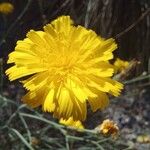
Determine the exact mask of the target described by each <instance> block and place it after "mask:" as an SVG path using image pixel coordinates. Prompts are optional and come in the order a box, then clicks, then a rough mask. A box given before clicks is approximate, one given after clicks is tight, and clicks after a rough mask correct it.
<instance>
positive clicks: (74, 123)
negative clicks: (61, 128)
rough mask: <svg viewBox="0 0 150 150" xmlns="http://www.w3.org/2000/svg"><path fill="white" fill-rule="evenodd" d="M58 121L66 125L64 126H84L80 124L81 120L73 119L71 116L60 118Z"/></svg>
mask: <svg viewBox="0 0 150 150" xmlns="http://www.w3.org/2000/svg"><path fill="white" fill-rule="evenodd" d="M59 123H61V124H63V125H66V126H71V127H74V128H77V129H84V126H83V125H82V123H81V121H79V120H78V121H74V120H73V118H72V117H70V118H69V119H67V120H65V119H62V118H61V119H60V121H59Z"/></svg>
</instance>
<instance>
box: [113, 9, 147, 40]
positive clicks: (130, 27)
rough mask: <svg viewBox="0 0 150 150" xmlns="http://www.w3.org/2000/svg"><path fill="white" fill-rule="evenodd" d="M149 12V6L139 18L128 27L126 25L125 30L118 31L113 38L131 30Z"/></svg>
mask: <svg viewBox="0 0 150 150" xmlns="http://www.w3.org/2000/svg"><path fill="white" fill-rule="evenodd" d="M149 13H150V8H148V9H147V10H146V11H145V12H144V13H143V14H142V15H141V16H140V17H139V18H138V20H136V21H135V22H134V23H133V24H131V25H130V26H129V27H127V28H126V29H125V30H123V31H122V32H120V33H118V34H117V35H115V36H114V38H115V39H118V38H120V37H121V36H123V35H124V34H126V33H127V32H129V31H130V30H132V29H133V28H134V27H135V26H136V25H137V24H139V23H140V22H141V21H142V20H143V19H144V18H145V17H146V16H147V15H148V14H149Z"/></svg>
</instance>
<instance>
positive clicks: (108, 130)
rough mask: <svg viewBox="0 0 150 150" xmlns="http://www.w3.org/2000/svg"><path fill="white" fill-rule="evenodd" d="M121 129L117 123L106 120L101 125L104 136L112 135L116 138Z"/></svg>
mask: <svg viewBox="0 0 150 150" xmlns="http://www.w3.org/2000/svg"><path fill="white" fill-rule="evenodd" d="M118 131H119V128H118V126H117V124H116V123H114V122H113V121H111V120H109V119H106V120H104V121H103V123H102V124H101V125H100V132H101V133H103V134H104V135H112V136H116V135H117V134H118Z"/></svg>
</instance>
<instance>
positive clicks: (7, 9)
mask: <svg viewBox="0 0 150 150" xmlns="http://www.w3.org/2000/svg"><path fill="white" fill-rule="evenodd" d="M13 10H14V6H13V5H12V4H11V3H8V2H3V3H0V12H1V13H3V14H6V15H7V14H9V13H12V12H13Z"/></svg>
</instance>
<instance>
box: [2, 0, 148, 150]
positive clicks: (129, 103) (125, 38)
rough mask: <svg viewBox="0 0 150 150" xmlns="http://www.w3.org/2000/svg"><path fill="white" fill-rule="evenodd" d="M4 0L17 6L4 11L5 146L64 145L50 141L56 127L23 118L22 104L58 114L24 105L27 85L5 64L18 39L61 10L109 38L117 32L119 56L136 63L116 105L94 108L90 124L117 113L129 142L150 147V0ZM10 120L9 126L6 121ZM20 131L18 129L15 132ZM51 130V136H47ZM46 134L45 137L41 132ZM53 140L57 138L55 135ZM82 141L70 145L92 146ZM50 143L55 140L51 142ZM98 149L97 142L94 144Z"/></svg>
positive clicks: (125, 76)
mask: <svg viewBox="0 0 150 150" xmlns="http://www.w3.org/2000/svg"><path fill="white" fill-rule="evenodd" d="M3 2H9V3H11V4H12V5H13V9H12V11H10V12H9V13H4V12H3V11H0V64H1V66H0V68H1V69H0V71H1V83H0V89H1V100H0V118H1V119H0V126H1V127H2V128H1V130H0V143H1V144H0V149H6V150H11V149H12V150H20V149H32V148H33V149H43V150H45V149H61V146H60V145H57V144H56V145H55V144H54V143H53V144H54V145H53V144H52V143H49V142H48V141H46V139H47V138H50V137H53V136H54V135H55V134H56V133H55V132H51V129H52V127H49V125H46V124H43V123H41V122H38V121H32V120H31V118H27V120H24V119H22V118H19V115H18V112H19V111H20V110H21V111H23V112H26V113H28V112H30V113H33V114H37V113H38V114H42V115H43V116H44V117H46V118H47V119H49V120H54V119H52V117H51V115H50V114H46V113H44V114H43V113H42V112H40V110H39V109H36V110H34V111H33V110H31V109H30V108H26V106H24V105H22V103H21V100H20V99H21V97H22V95H24V93H25V91H24V89H23V88H22V86H21V85H20V84H19V82H18V81H15V82H11V83H10V82H9V81H8V78H7V77H6V76H5V70H6V69H7V68H8V67H9V66H8V65H7V64H6V61H7V59H8V54H9V53H10V52H12V51H13V50H14V48H15V45H16V42H17V41H18V40H22V39H24V38H25V36H26V33H27V32H28V31H29V30H30V29H34V30H42V28H43V26H44V25H46V24H47V23H50V22H51V21H52V20H54V19H56V18H57V17H58V16H61V15H70V16H71V18H72V19H73V20H74V22H75V24H77V25H78V24H79V25H82V26H85V27H86V28H88V29H92V30H94V31H95V32H96V33H97V34H98V35H100V36H101V37H103V38H106V39H107V38H111V37H112V38H114V39H115V40H116V42H117V43H118V50H116V51H115V52H114V55H115V58H118V57H119V58H120V59H122V60H126V61H128V62H130V64H131V65H130V68H129V69H128V70H127V71H125V73H124V74H121V77H120V76H119V78H118V79H119V80H121V81H122V82H123V83H124V84H125V89H124V91H123V93H122V95H121V96H120V97H119V98H113V97H112V98H111V99H112V100H111V104H110V106H109V107H108V108H107V109H106V110H104V111H103V112H100V111H98V112H96V113H94V114H93V113H91V112H89V114H88V119H87V121H86V122H85V126H86V127H87V128H90V129H93V128H95V127H96V126H97V125H98V124H99V123H100V122H101V121H102V120H104V119H106V118H111V119H113V120H114V121H116V122H117V123H118V125H119V127H120V132H121V134H122V135H123V136H122V135H121V139H122V141H123V143H128V145H129V146H130V147H132V148H131V149H137V150H139V149H141V150H143V149H145V150H149V149H150V128H149V127H150V1H149V0H0V4H1V3H3ZM114 60H115V59H114ZM114 60H112V63H113V61H114ZM8 120H9V121H8ZM20 120H21V121H20ZM54 121H57V120H54ZM22 122H23V124H22ZM6 124H7V126H5V125H6ZM9 127H10V128H13V129H18V130H17V131H18V132H19V133H20V134H21V135H23V142H21V141H22V140H21V141H20V140H19V138H18V136H16V135H19V137H20V134H17V133H16V132H14V133H12V132H13V131H12V130H11V131H10V129H9ZM46 127H47V128H46ZM25 128H27V129H25ZM33 129H35V130H36V131H34V130H33ZM26 130H27V133H26ZM32 130H33V131H32ZM55 130H56V129H54V130H53V131H55ZM56 132H57V131H56ZM15 133H16V135H14V134H15ZM30 134H32V135H30ZM45 134H47V137H45V136H44V135H45ZM57 134H58V132H57ZM57 134H56V135H55V136H56V137H57V139H55V140H56V141H57V142H58V141H59V140H60V139H62V145H63V143H65V142H64V139H63V136H62V135H61V134H58V135H57ZM40 135H41V138H39V136H40ZM82 136H83V135H82ZM27 137H29V143H30V144H31V143H32V142H33V141H34V140H35V143H36V142H37V143H36V144H35V143H34V144H35V145H34V144H33V143H32V144H31V145H34V146H33V147H30V146H29V147H28V146H27V145H28V143H26V141H24V140H26V138H27ZM33 137H34V138H35V139H34V140H33V139H32V138H33ZM42 138H43V139H42ZM94 138H95V137H94ZM32 140H33V141H32ZM50 140H52V139H51V138H50ZM24 142H25V143H24ZM46 142H47V143H46ZM82 142H83V141H82ZM82 142H80V143H77V144H74V145H75V147H73V146H72V147H71V148H70V149H84V148H85V149H88V148H87V147H89V148H90V149H91V147H92V145H91V147H90V146H89V145H88V146H87V147H86V146H85V147H82V146H83V143H82ZM8 143H9V144H8ZM21 143H23V144H21ZM45 143H46V144H47V145H49V148H48V146H47V145H46V144H45ZM111 144H112V143H111ZM72 145H73V144H72ZM77 145H78V146H77ZM81 145H82V146H81ZM50 146H51V147H50ZM64 147H65V146H64ZM64 147H62V149H63V148H64ZM104 147H105V144H104ZM64 149H65V148H64ZM93 149H96V148H94V147H93ZM106 149H107V150H111V149H116V150H117V149H118V150H122V149H123V148H122V147H121V146H119V147H111V146H110V147H109V148H108V147H106Z"/></svg>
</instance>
